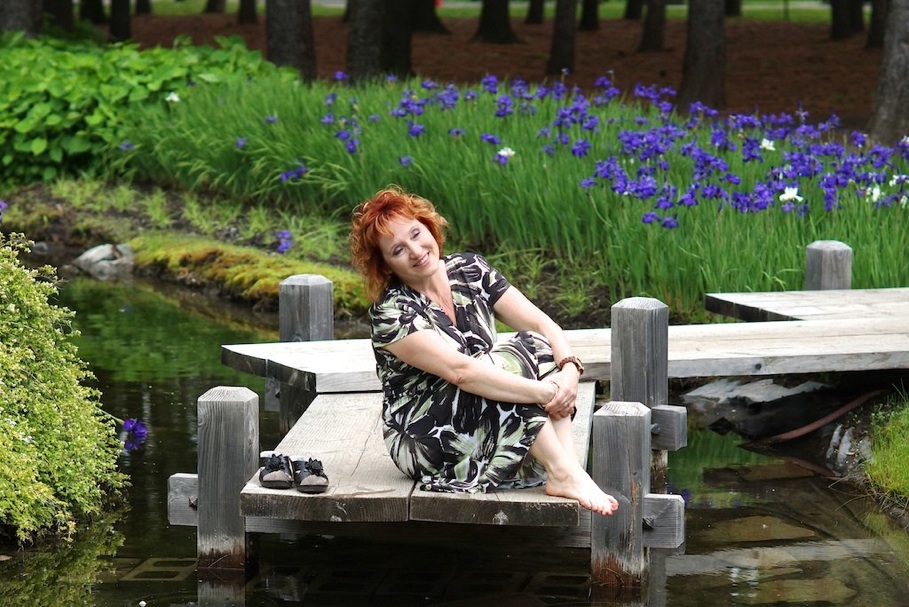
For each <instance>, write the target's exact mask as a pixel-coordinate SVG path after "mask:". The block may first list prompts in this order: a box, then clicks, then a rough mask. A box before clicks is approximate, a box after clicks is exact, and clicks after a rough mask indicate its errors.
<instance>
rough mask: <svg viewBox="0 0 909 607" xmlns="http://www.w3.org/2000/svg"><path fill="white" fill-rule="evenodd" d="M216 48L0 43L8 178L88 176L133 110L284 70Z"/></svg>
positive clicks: (239, 49)
mask: <svg viewBox="0 0 909 607" xmlns="http://www.w3.org/2000/svg"><path fill="white" fill-rule="evenodd" d="M218 42H219V44H220V45H221V46H220V48H212V47H208V46H201V47H194V46H191V45H190V44H189V41H188V39H184V40H182V41H181V42H180V43H178V44H177V45H176V47H175V48H173V49H161V48H156V49H151V50H147V51H142V52H140V51H139V49H138V47H137V46H136V45H134V44H116V45H110V46H98V45H97V44H94V43H92V42H88V41H74V40H55V39H52V38H40V39H36V40H26V39H24V38H23V37H22V36H21V34H7V35H6V36H4V37H0V50H2V53H3V61H0V167H3V173H4V174H5V175H6V176H7V177H6V178H7V179H9V180H10V184H29V183H33V182H35V181H50V180H53V179H55V178H57V177H61V176H75V175H79V174H80V173H82V172H88V173H93V172H95V171H96V168H97V166H98V165H97V160H98V159H97V153H98V151H99V150H101V149H102V148H103V147H104V146H105V144H108V143H111V142H113V141H115V140H117V139H118V135H117V133H118V130H119V126H120V124H122V123H123V122H124V121H126V120H128V119H129V115H130V113H131V112H132V111H133V110H135V109H136V108H137V107H139V106H141V105H143V104H148V105H161V104H167V103H174V102H175V101H174V100H177V99H180V98H182V97H185V96H187V95H189V94H190V90H191V89H192V87H193V86H194V85H195V83H197V82H209V83H212V82H218V81H221V80H224V79H229V78H231V77H232V76H233V75H239V76H240V77H243V78H245V77H247V76H251V75H254V74H256V73H259V72H276V71H281V70H278V68H276V67H275V66H274V65H273V64H271V63H268V62H267V61H264V60H263V59H262V57H261V54H260V53H258V52H256V51H250V50H248V49H246V48H245V46H244V45H243V42H242V40H240V39H239V38H223V37H222V38H219V39H218ZM285 73H287V72H285ZM288 77H290V76H288ZM168 99H169V100H170V101H168ZM118 143H119V141H118ZM0 185H2V184H0Z"/></svg>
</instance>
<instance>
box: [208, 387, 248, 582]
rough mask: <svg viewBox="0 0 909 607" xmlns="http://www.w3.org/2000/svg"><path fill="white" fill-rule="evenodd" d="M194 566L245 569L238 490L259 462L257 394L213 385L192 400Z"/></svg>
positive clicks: (244, 527)
mask: <svg viewBox="0 0 909 607" xmlns="http://www.w3.org/2000/svg"><path fill="white" fill-rule="evenodd" d="M197 410H198V423H199V438H198V440H199V462H198V486H199V500H198V512H199V518H198V521H199V523H198V528H197V532H196V547H197V551H198V556H199V569H239V570H245V568H246V522H245V520H244V518H243V517H242V516H241V515H240V490H241V489H243V486H244V485H245V484H246V481H248V480H249V479H250V478H251V477H252V475H253V474H254V473H255V471H256V470H257V469H258V466H259V397H258V396H257V395H256V393H255V392H253V391H252V390H250V389H249V388H234V387H224V386H219V387H217V388H212V389H211V390H209V391H208V392H206V393H205V394H203V395H202V396H200V397H199V400H198V401H197Z"/></svg>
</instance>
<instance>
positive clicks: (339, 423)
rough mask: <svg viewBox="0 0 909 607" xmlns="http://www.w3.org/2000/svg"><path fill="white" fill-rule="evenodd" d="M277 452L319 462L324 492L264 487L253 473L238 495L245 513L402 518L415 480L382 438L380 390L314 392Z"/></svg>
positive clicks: (286, 516) (330, 518)
mask: <svg viewBox="0 0 909 607" xmlns="http://www.w3.org/2000/svg"><path fill="white" fill-rule="evenodd" d="M275 451H276V452H278V453H281V454H284V455H291V456H295V455H300V456H305V457H312V458H315V459H319V460H321V461H322V463H323V465H324V466H325V472H326V474H327V475H328V477H329V481H330V486H329V489H328V491H327V492H326V493H324V494H319V495H306V494H303V493H300V492H299V491H297V490H295V489H293V488H291V489H287V490H277V489H265V488H264V487H262V486H261V485H260V484H259V479H258V476H257V475H253V477H252V478H251V479H250V480H249V482H247V483H246V486H245V487H244V488H243V491H242V492H241V495H240V509H241V512H242V513H243V515H244V516H254V517H271V518H284V519H298V520H313V521H336V522H346V521H363V522H366V521H405V520H407V515H408V510H407V504H408V500H409V496H410V492H411V490H412V488H413V481H411V480H410V479H408V478H407V477H405V476H404V475H403V474H401V472H400V471H399V470H398V469H397V468H396V467H395V466H394V464H393V463H392V461H391V458H390V457H389V455H388V452H387V451H386V449H385V445H384V443H383V441H382V429H381V397H380V395H379V394H378V393H365V394H327V395H320V396H318V397H317V398H316V399H315V400H314V401H313V402H312V404H311V405H310V407H309V409H308V410H307V411H306V413H305V414H304V415H303V417H302V418H301V419H300V421H299V422H297V424H296V425H295V426H294V427H293V429H292V430H291V431H290V433H288V434H287V436H285V437H284V439H283V440H282V441H281V442H280V443H279V444H278V445H277V447H276V448H275Z"/></svg>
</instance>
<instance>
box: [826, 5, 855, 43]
mask: <svg viewBox="0 0 909 607" xmlns="http://www.w3.org/2000/svg"><path fill="white" fill-rule="evenodd" d="M850 1H851V0H830V38H831V40H842V39H844V38H848V37H849V36H851V35H852V22H851V19H850V15H851V13H850V12H849V2H850Z"/></svg>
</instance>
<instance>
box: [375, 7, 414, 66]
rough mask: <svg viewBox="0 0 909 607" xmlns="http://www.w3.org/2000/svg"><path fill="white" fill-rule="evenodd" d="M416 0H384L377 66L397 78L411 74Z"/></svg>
mask: <svg viewBox="0 0 909 607" xmlns="http://www.w3.org/2000/svg"><path fill="white" fill-rule="evenodd" d="M416 3H417V0H385V15H384V16H383V19H382V53H381V55H380V59H381V60H380V62H379V66H380V67H381V68H382V72H383V73H384V74H394V75H395V76H397V77H399V78H410V77H411V76H413V71H412V69H411V39H412V38H413V15H414V10H415V8H416Z"/></svg>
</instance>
